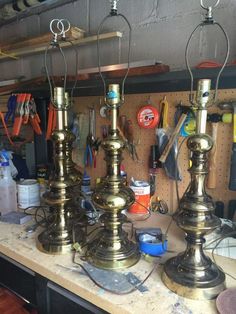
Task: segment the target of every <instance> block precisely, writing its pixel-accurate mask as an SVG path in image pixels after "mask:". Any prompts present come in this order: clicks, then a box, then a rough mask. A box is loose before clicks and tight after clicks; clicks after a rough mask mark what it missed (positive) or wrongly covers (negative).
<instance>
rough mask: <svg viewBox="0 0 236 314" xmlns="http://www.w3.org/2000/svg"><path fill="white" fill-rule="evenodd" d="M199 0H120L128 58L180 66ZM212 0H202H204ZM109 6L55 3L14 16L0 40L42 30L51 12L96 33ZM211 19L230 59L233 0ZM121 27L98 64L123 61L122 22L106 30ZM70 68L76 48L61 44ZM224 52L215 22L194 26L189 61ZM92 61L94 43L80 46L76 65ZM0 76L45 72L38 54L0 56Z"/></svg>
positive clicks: (94, 0)
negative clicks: (48, 8) (119, 36)
mask: <svg viewBox="0 0 236 314" xmlns="http://www.w3.org/2000/svg"><path fill="white" fill-rule="evenodd" d="M199 2H200V1H198V0H120V2H119V3H118V8H119V12H121V13H123V14H124V15H126V17H127V18H128V20H129V21H130V23H131V25H132V28H133V41H132V59H131V61H140V60H147V59H156V60H160V61H162V62H163V63H166V64H169V65H170V66H171V68H172V69H174V70H176V69H183V68H185V61H184V51H185V47H186V42H187V39H188V37H189V35H190V33H191V32H192V30H193V29H194V27H195V26H196V25H197V24H198V23H199V22H200V21H201V20H202V18H203V14H204V11H203V10H202V9H201V8H200V4H199ZM215 2H216V0H204V3H205V4H212V3H215ZM109 9H110V5H109V1H108V0H77V1H74V2H72V3H70V4H67V5H64V6H62V7H59V8H57V9H54V10H51V11H48V12H45V13H42V14H40V15H37V16H30V17H28V18H25V19H22V20H19V21H16V22H14V23H12V24H9V25H6V26H2V27H1V28H0V42H5V41H8V40H9V39H11V38H16V40H20V39H21V38H22V37H30V36H34V35H38V34H43V33H45V32H47V31H48V30H49V23H50V20H51V19H52V18H67V19H69V20H70V22H71V24H73V25H75V26H78V27H80V28H83V29H84V30H85V31H86V35H90V34H96V32H97V28H98V25H99V24H100V22H101V20H102V18H103V17H104V16H105V15H106V14H108V12H109ZM214 17H215V19H216V20H217V21H218V22H220V23H221V24H222V25H223V26H224V27H225V29H226V31H227V32H228V35H229V38H230V43H231V52H230V61H232V60H234V59H236V40H235V30H236V25H235V17H236V1H235V0H221V1H220V4H219V6H218V7H217V9H216V11H215V14H214ZM112 30H121V31H124V36H123V38H122V39H114V40H109V41H106V42H103V43H102V44H101V48H102V60H101V62H102V64H104V65H105V64H112V63H118V62H126V58H127V46H128V45H127V42H128V41H127V39H128V38H127V27H124V24H123V23H122V21H121V20H120V19H118V18H113V19H110V20H109V22H108V23H107V24H106V25H105V27H104V32H105V31H112ZM65 53H66V57H67V60H68V65H69V74H74V73H75V54H74V51H73V50H66V52H65ZM224 53H225V41H224V40H223V37H222V35H221V33H220V31H219V29H218V28H217V27H214V28H212V26H209V27H207V29H203V30H201V31H199V32H198V34H197V35H196V37H195V38H194V40H193V41H192V45H191V64H193V65H194V64H196V63H198V62H200V61H202V60H204V59H213V58H216V59H217V60H219V61H222V60H223V58H224ZM60 64H61V60H60V58H58V57H55V58H53V68H54V74H62V70H63V68H62V67H61V66H60ZM96 65H97V54H96V44H89V45H87V46H83V47H79V67H80V68H81V69H82V68H88V67H93V66H96ZM0 73H1V76H0V78H1V80H2V79H9V78H14V77H17V76H21V75H23V76H25V77H26V78H27V79H29V78H32V77H37V76H39V75H42V73H44V61H43V54H40V55H34V56H30V57H24V58H21V59H20V60H18V61H4V62H3V61H1V62H0Z"/></svg>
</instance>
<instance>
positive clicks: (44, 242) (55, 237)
mask: <svg viewBox="0 0 236 314" xmlns="http://www.w3.org/2000/svg"><path fill="white" fill-rule="evenodd" d="M72 239H73V240H74V241H73V240H72ZM74 242H78V243H80V244H81V243H84V242H85V235H84V232H83V231H82V230H81V229H79V230H78V232H76V230H75V234H74V236H72V231H71V232H68V231H67V230H64V231H61V232H59V231H55V229H53V228H51V229H47V230H45V231H43V232H42V233H40V234H39V236H38V241H37V244H36V245H37V248H38V249H39V250H40V251H41V252H43V253H46V254H55V255H57V254H58V255H59V254H67V253H70V252H71V251H72V250H73V244H74Z"/></svg>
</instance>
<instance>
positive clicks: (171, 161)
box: [156, 97, 181, 180]
mask: <svg viewBox="0 0 236 314" xmlns="http://www.w3.org/2000/svg"><path fill="white" fill-rule="evenodd" d="M160 108H161V116H160V122H159V125H158V129H157V130H156V135H157V142H158V145H159V150H160V154H162V153H163V151H164V148H165V146H166V145H167V143H168V140H169V133H170V130H168V117H167V115H168V108H169V104H168V102H167V99H166V97H164V98H163V99H162V100H161V102H160ZM176 156H177V143H176V142H175V143H174V144H173V145H172V147H171V148H170V152H169V153H168V156H166V160H165V162H163V168H164V169H165V172H166V175H167V176H168V177H169V178H171V179H173V180H181V176H180V172H179V169H178V164H177V161H176ZM159 160H160V159H159Z"/></svg>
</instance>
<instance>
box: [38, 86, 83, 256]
mask: <svg viewBox="0 0 236 314" xmlns="http://www.w3.org/2000/svg"><path fill="white" fill-rule="evenodd" d="M54 106H55V108H56V115H57V126H56V129H55V130H54V131H53V133H52V141H53V153H54V169H53V172H52V175H51V177H50V179H49V192H46V193H45V194H44V195H43V199H44V202H45V203H46V204H47V205H49V207H50V210H51V213H52V214H51V216H52V222H51V224H50V225H49V226H48V227H47V228H46V230H44V231H43V232H42V233H41V234H39V236H38V242H37V247H38V249H39V250H41V251H43V252H45V253H48V254H63V253H67V252H69V251H71V249H72V244H73V242H74V241H76V242H83V241H84V233H83V232H82V230H81V229H80V230H78V229H77V228H74V226H75V225H76V222H78V221H79V220H82V219H83V216H84V213H83V211H82V210H81V208H80V206H79V202H78V201H77V198H78V195H79V193H80V184H81V181H82V175H81V173H80V172H79V171H77V170H76V169H75V165H74V163H73V161H72V149H71V147H72V143H73V141H74V135H73V133H72V132H71V131H70V130H69V129H68V108H69V103H68V99H66V97H65V94H64V89H63V88H61V87H56V88H55V89H54Z"/></svg>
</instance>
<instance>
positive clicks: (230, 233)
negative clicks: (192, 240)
mask: <svg viewBox="0 0 236 314" xmlns="http://www.w3.org/2000/svg"><path fill="white" fill-rule="evenodd" d="M235 235H236V231H233V232H229V233H227V234H225V235H224V236H222V237H219V238H217V239H214V240H213V241H211V242H210V243H208V244H207V245H206V246H205V247H204V250H206V249H207V247H209V246H210V245H211V244H213V243H215V242H216V244H215V246H214V247H213V249H212V251H211V254H212V260H213V262H214V263H215V264H216V265H217V267H219V268H220V269H221V270H222V272H223V273H224V274H225V275H227V276H229V277H231V278H232V279H234V280H236V277H234V276H233V275H231V274H229V273H227V272H225V271H224V270H223V269H222V267H220V266H219V265H218V264H217V262H216V259H215V250H216V249H217V247H218V245H219V244H220V243H221V242H222V241H223V240H224V239H226V238H228V237H231V236H235ZM227 247H231V246H227ZM232 247H236V246H234V245H233V246H232Z"/></svg>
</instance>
